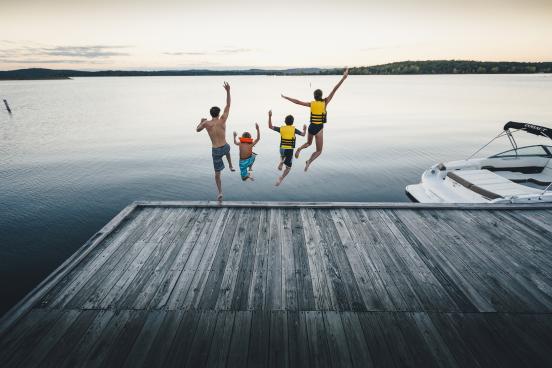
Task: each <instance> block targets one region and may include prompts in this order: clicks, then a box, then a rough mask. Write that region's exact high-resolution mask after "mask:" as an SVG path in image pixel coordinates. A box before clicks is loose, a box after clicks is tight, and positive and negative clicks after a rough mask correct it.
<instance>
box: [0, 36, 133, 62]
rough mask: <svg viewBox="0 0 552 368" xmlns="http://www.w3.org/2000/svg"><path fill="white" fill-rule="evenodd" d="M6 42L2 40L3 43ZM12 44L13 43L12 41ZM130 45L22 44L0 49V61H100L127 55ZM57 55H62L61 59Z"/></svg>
mask: <svg viewBox="0 0 552 368" xmlns="http://www.w3.org/2000/svg"><path fill="white" fill-rule="evenodd" d="M7 43H8V42H5V41H4V44H7ZM12 44H13V43H12ZM129 47H130V46H118V45H89V46H45V45H36V46H35V45H33V46H28V45H23V46H19V47H11V48H3V49H0V62H3V63H21V64H64V63H76V64H79V63H92V64H97V63H101V62H102V61H103V60H107V59H109V58H111V57H114V56H127V55H129V53H128V52H125V51H124V50H125V49H128V48H129ZM59 57H62V58H61V59H60V58H59Z"/></svg>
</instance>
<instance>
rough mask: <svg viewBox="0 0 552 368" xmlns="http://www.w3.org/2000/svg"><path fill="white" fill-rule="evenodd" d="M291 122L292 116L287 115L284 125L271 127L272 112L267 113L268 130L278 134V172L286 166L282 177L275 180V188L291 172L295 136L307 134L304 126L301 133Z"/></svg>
mask: <svg viewBox="0 0 552 368" xmlns="http://www.w3.org/2000/svg"><path fill="white" fill-rule="evenodd" d="M293 121H294V119H293V116H292V115H288V116H286V119H285V123H286V124H285V125H282V126H280V127H275V126H273V125H272V110H270V111H269V112H268V128H269V129H272V130H274V131H276V132H278V133H280V164H279V165H278V170H280V171H281V170H282V168H283V166H284V165H285V166H286V168H285V170H284V172H283V173H282V175H281V176H279V177H278V180H276V184H275V185H276V186H279V185H280V184H282V180H284V178H285V177H286V176H287V174H289V171H290V170H291V164H292V161H293V149H294V148H295V136H296V135H297V134H299V135H300V136H303V137H304V136H305V134H306V133H307V126H306V125H303V131H300V130H298V129H296V128H295V126H294V125H293Z"/></svg>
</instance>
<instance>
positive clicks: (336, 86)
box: [326, 67, 349, 105]
mask: <svg viewBox="0 0 552 368" xmlns="http://www.w3.org/2000/svg"><path fill="white" fill-rule="evenodd" d="M348 76H349V68H347V67H346V68H345V71H344V72H343V77H341V80H340V81H339V82H338V83H337V84H336V85H335V87H334V89H333V90H332V92H330V94H329V95H328V97H326V105H328V104H329V103H330V101H331V100H332V98H333V96H334V95H335V92H336V91H337V90H338V88H339V87H341V85H342V84H343V82H344V81H345V79H347V77H348Z"/></svg>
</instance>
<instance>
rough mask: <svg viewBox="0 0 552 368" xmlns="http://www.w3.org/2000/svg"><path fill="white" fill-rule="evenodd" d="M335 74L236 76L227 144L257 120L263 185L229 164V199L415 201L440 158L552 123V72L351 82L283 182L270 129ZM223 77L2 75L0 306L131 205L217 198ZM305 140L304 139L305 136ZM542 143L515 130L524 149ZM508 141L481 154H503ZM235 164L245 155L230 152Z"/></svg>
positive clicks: (299, 111) (301, 119)
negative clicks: (407, 190) (215, 137)
mask: <svg viewBox="0 0 552 368" xmlns="http://www.w3.org/2000/svg"><path fill="white" fill-rule="evenodd" d="M338 79H339V77H337V76H335V77H334V76H329V77H269V76H241V77H227V80H228V81H229V82H230V83H231V86H232V109H231V113H230V118H229V123H228V132H227V133H228V134H227V135H228V138H229V140H230V139H231V134H232V131H233V130H236V131H237V132H239V133H241V132H243V131H244V130H248V131H253V130H254V123H255V122H259V124H260V125H261V142H260V143H259V144H258V146H257V147H256V149H255V151H256V152H257V153H258V156H257V160H256V162H255V175H256V179H257V180H256V181H255V182H254V183H251V182H248V183H243V182H242V181H241V179H240V177H239V173H238V172H236V173H230V172H229V171H228V170H225V172H224V174H223V186H224V193H225V198H226V199H227V200H271V201H408V199H407V197H406V196H405V194H404V187H405V186H406V185H407V184H410V183H414V182H417V181H418V179H419V176H420V174H421V172H422V171H423V170H424V169H425V168H427V167H429V166H430V165H431V164H433V163H435V162H438V161H447V160H452V159H461V158H464V157H467V156H468V155H469V154H470V153H472V152H473V151H475V150H476V149H477V148H478V147H480V146H481V145H483V144H484V143H486V142H487V141H488V140H489V139H490V138H491V137H492V136H494V135H496V134H497V133H498V131H499V130H500V129H501V126H502V125H503V124H504V123H505V122H506V121H508V120H517V121H531V122H536V123H538V122H541V123H544V122H547V121H552V105H551V104H550V101H551V100H552V76H551V75H511V76H505V75H473V76H471V75H462V76H351V77H350V78H349V79H347V81H346V82H345V83H344V85H343V87H342V88H341V89H340V90H339V92H338V93H337V94H336V96H335V98H334V99H333V101H332V102H331V104H330V105H329V107H328V112H329V113H328V120H329V122H328V124H327V125H326V127H325V128H324V131H325V136H324V138H325V140H324V152H323V154H322V156H321V157H320V158H319V159H318V160H317V161H316V162H315V163H314V164H313V165H312V166H311V171H309V173H308V174H305V173H304V172H303V171H302V169H303V166H304V160H305V159H306V158H307V157H308V155H310V153H311V152H312V149H307V150H305V151H304V153H303V157H301V159H300V160H296V161H295V162H294V166H293V169H292V172H291V173H290V175H289V176H288V177H287V178H286V180H285V182H284V184H283V186H282V187H279V188H274V187H273V184H274V181H275V179H276V177H277V175H278V172H277V171H276V165H277V163H278V142H279V136H278V134H277V133H275V132H273V131H269V130H268V129H267V128H266V124H267V111H268V110H269V109H272V110H273V112H274V121H275V123H277V124H278V123H281V122H282V120H283V118H284V116H285V115H287V114H293V115H294V116H295V118H296V125H297V126H298V127H299V126H300V125H302V123H306V122H307V119H308V110H307V109H306V108H304V107H300V106H296V105H292V104H291V103H289V102H287V101H284V100H282V99H281V98H280V93H285V94H286V95H290V96H293V97H296V98H299V99H304V100H308V99H310V98H311V96H312V91H313V90H314V89H315V88H321V89H323V90H324V92H328V91H329V90H330V89H331V88H332V87H333V85H334V83H336V82H337V81H338ZM222 81H223V79H222V78H221V77H160V78H156V77H147V78H138V77H137V78H92V79H87V78H77V79H75V80H70V81H16V82H7V81H6V82H0V99H4V98H5V99H7V100H8V102H9V103H10V106H11V108H12V110H13V115H11V116H10V115H9V114H8V113H7V112H6V111H5V110H1V111H0V157H1V159H0V212H1V216H0V280H1V281H0V286H1V289H2V290H3V295H2V305H0V312H2V311H5V310H6V308H8V307H9V306H10V305H12V304H13V303H14V302H16V301H17V300H18V299H19V298H20V297H21V296H22V295H24V294H25V293H26V292H27V291H28V290H30V288H31V287H32V286H33V285H35V284H37V283H38V281H40V279H42V278H43V277H44V276H45V275H46V274H47V273H49V272H50V271H51V270H52V269H53V268H55V267H56V266H57V265H59V264H60V263H61V262H62V261H63V260H65V259H66V258H67V257H68V256H69V255H70V254H71V253H72V252H74V250H75V249H76V248H77V247H78V246H80V244H82V243H83V242H84V241H85V240H86V239H87V238H88V237H89V236H90V235H92V234H93V233H94V232H95V231H96V230H98V229H99V228H100V227H101V226H102V225H103V224H105V223H106V222H107V221H108V220H109V219H110V218H111V217H112V216H114V215H115V214H116V213H117V212H118V211H119V210H121V209H122V208H123V207H124V206H126V205H127V204H128V203H130V202H132V201H134V200H139V199H142V200H145V199H156V200H205V199H214V196H215V187H214V182H213V173H212V161H211V156H210V155H211V154H210V142H209V139H208V137H207V134H206V133H205V132H202V133H196V132H195V127H196V125H197V123H198V122H199V119H200V118H201V117H206V116H207V115H208V110H209V108H210V107H211V106H212V105H219V106H221V107H223V106H222V105H223V104H224V90H223V88H222ZM302 142H303V138H302V137H298V144H301V143H302ZM533 142H535V143H542V142H544V140H543V139H540V138H538V137H520V138H519V144H520V145H522V144H529V143H533ZM507 145H508V143H507V142H506V141H504V142H501V143H497V144H494V145H492V146H491V147H490V149H489V150H486V151H484V152H483V153H482V154H485V153H495V152H499V151H501V150H505V149H507V148H508V146H507ZM232 155H233V159H234V160H235V163H236V166H237V160H238V157H237V150H236V149H235V146H233V147H232Z"/></svg>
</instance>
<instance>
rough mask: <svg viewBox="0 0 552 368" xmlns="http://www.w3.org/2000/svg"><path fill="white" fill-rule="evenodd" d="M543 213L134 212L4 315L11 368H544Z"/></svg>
mask: <svg viewBox="0 0 552 368" xmlns="http://www.w3.org/2000/svg"><path fill="white" fill-rule="evenodd" d="M550 224H552V209H551V208H550V207H549V206H540V207H538V208H528V207H527V206H515V207H505V206H472V205H457V206H453V205H445V206H427V205H410V204H366V203H348V204H340V203H294V202H289V203H271V202H229V203H224V205H219V204H215V203H211V202H137V203H134V204H133V205H131V206H129V207H128V208H127V209H125V210H124V211H123V212H121V214H119V215H118V216H117V217H116V218H115V219H114V220H113V221H111V222H110V224H108V225H107V226H106V227H104V229H102V230H101V231H100V232H98V234H99V235H97V236H95V237H93V238H92V239H91V240H90V241H89V242H88V243H87V244H86V246H84V247H82V248H81V249H79V251H78V252H77V253H76V254H75V255H73V256H72V257H71V258H70V259H69V260H68V262H66V263H65V264H64V266H63V267H62V268H60V269H58V270H56V271H55V272H54V273H53V274H52V275H51V276H49V277H48V278H47V279H46V280H45V282H43V283H42V284H41V286H40V287H38V288H37V289H35V290H33V292H32V293H31V294H29V295H28V296H27V297H25V298H24V299H23V301H22V302H21V303H20V304H19V305H18V306H17V307H16V308H15V309H13V310H12V311H10V312H9V313H8V314H7V315H6V316H5V317H4V318H3V319H2V321H1V322H0V327H1V328H0V365H1V366H9V367H12V366H13V367H75V366H91V367H93V366H94V367H100V366H125V367H150V366H167V367H171V366H187V367H205V366H208V367H245V366H250V367H266V366H277V367H371V366H377V367H381V366H383V367H403V366H427V367H433V366H435V367H440V366H447V367H487V366H524V365H525V366H534V367H540V366H543V367H544V366H552V355H551V354H550V353H549V341H550V340H552V332H551V331H552V313H551V312H552V248H551V247H550V245H551V244H552V225H550Z"/></svg>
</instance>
